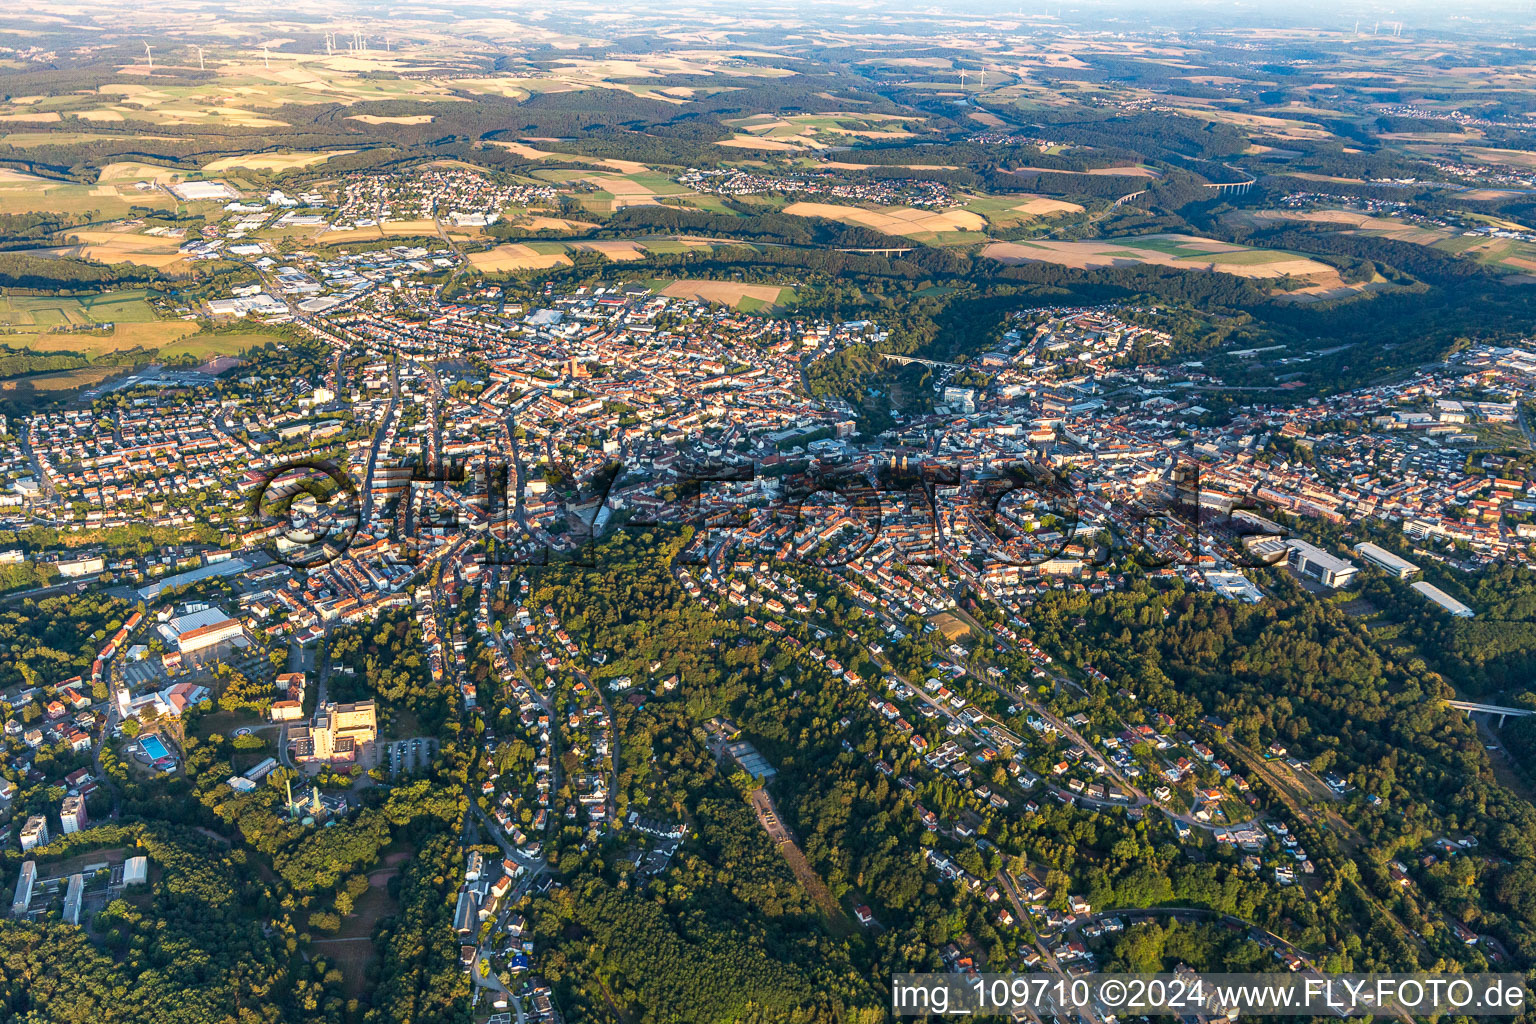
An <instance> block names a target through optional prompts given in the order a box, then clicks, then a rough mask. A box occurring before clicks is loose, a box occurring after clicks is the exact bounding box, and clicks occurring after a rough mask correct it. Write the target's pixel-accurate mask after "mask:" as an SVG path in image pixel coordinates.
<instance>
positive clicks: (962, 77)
mask: <svg viewBox="0 0 1536 1024" xmlns="http://www.w3.org/2000/svg"><path fill="white" fill-rule="evenodd" d="M960 91H961V92H965V68H961V69H960Z"/></svg>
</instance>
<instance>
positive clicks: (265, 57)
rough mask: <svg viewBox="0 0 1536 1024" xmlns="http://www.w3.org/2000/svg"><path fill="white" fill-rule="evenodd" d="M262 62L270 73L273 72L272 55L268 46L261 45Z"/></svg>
mask: <svg viewBox="0 0 1536 1024" xmlns="http://www.w3.org/2000/svg"><path fill="white" fill-rule="evenodd" d="M261 62H262V64H264V65H266V68H267V70H268V71H271V70H272V55H271V54H269V53H267V44H266V43H262V44H261Z"/></svg>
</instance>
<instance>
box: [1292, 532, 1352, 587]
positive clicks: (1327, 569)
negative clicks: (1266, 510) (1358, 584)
mask: <svg viewBox="0 0 1536 1024" xmlns="http://www.w3.org/2000/svg"><path fill="white" fill-rule="evenodd" d="M1285 546H1286V547H1287V548H1289V549H1290V553H1289V554H1288V555H1287V556H1286V560H1287V561H1288V562H1289V563H1290V565H1291V568H1293V569H1295V570H1296V571H1297V572H1299V573H1301V575H1303V576H1309V577H1311V578H1312V579H1314V580H1317V582H1319V583H1321V584H1322V585H1323V586H1325V587H1333V588H1335V589H1337V588H1339V587H1347V586H1349V584H1350V581H1352V580H1353V579H1354V578H1355V574H1356V573H1358V572H1359V571H1360V569H1359V568H1358V567H1357V566H1356V565H1355V563H1354V562H1351V561H1350V560H1349V559H1347V558H1340V557H1339V556H1337V555H1330V554H1329V553H1328V552H1326V551H1324V550H1323V549H1322V548H1320V547H1318V546H1317V545H1315V544H1308V543H1307V542H1306V541H1304V540H1296V539H1294V538H1292V539H1290V540H1287V541H1286V542H1285Z"/></svg>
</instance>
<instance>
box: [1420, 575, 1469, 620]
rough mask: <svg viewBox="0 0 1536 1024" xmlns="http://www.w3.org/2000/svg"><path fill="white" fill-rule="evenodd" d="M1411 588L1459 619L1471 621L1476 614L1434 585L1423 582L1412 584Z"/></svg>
mask: <svg viewBox="0 0 1536 1024" xmlns="http://www.w3.org/2000/svg"><path fill="white" fill-rule="evenodd" d="M1409 586H1411V587H1413V589H1414V590H1417V591H1418V592H1419V593H1421V594H1423V595H1424V596H1425V597H1427V598H1429V599H1430V600H1431V601H1433V602H1435V604H1437V605H1439V606H1440V607H1441V608H1444V609H1445V610H1446V611H1448V612H1450V613H1451V614H1452V615H1454V616H1455V617H1456V618H1458V619H1470V618H1472V617H1473V615H1474V614H1475V613H1474V612H1473V611H1472V609H1471V608H1469V607H1467V606H1466V605H1464V604H1462V603H1461V602H1460V601H1458V600H1456V599H1455V598H1454V597H1452V596H1451V595H1450V594H1447V593H1446V592H1445V591H1443V590H1441V589H1440V588H1439V587H1437V586H1435V585H1434V584H1433V583H1425V582H1423V581H1422V580H1421V581H1419V582H1418V583H1410V584H1409Z"/></svg>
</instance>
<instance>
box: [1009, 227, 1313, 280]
mask: <svg viewBox="0 0 1536 1024" xmlns="http://www.w3.org/2000/svg"><path fill="white" fill-rule="evenodd" d="M981 254H982V255H983V256H990V257H991V258H993V259H995V260H1001V261H1002V262H1004V263H1021V262H1038V263H1055V264H1057V265H1058V266H1063V267H1071V268H1073V269H1074V270H1087V269H1090V268H1096V267H1129V266H1135V265H1137V264H1142V263H1148V264H1152V265H1154V266H1159V267H1176V268H1178V269H1180V270H1207V271H1219V272H1221V273H1223V274H1233V275H1236V276H1238V277H1253V278H1270V277H1283V276H1285V275H1287V274H1289V275H1291V276H1292V277H1312V276H1317V275H1327V274H1333V273H1334V269H1333V268H1332V267H1330V266H1328V265H1327V264H1326V263H1320V262H1318V261H1317V260H1314V259H1309V258H1307V257H1306V256H1303V255H1301V254H1299V253H1293V252H1285V251H1283V250H1279V249H1274V250H1270V249H1249V248H1246V247H1244V246H1241V245H1230V244H1228V243H1226V242H1218V241H1216V240H1215V239H1213V238H1196V237H1194V236H1192V235H1144V236H1140V237H1136V238H1108V239H1098V240H1095V241H1091V242H1051V241H1033V242H993V243H992V244H990V245H988V246H987V247H986V248H984V249H982V250H981Z"/></svg>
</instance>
